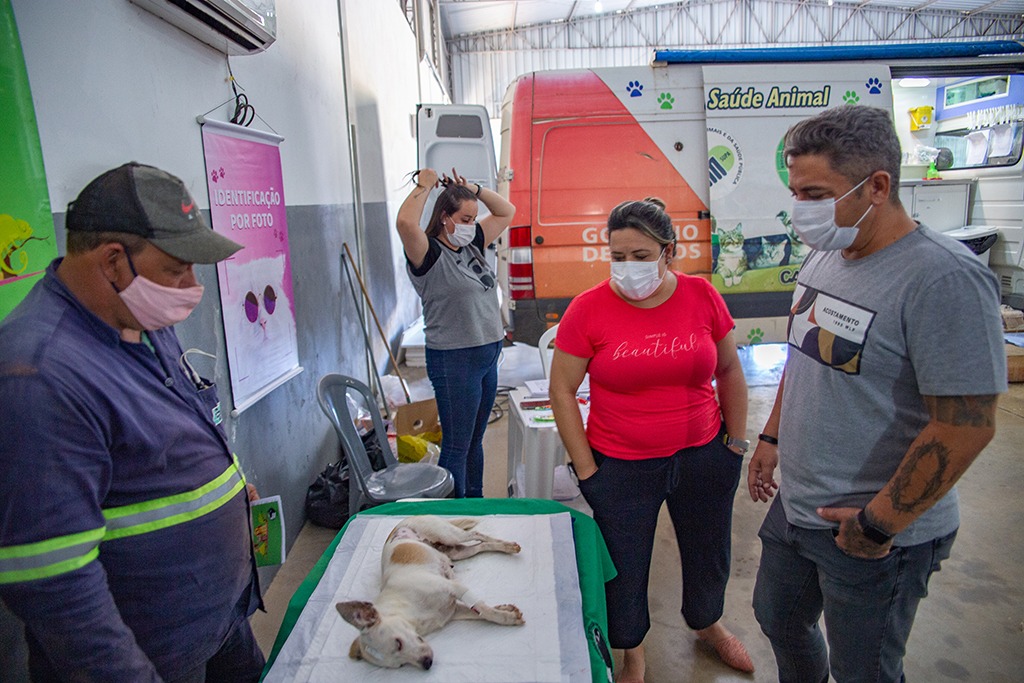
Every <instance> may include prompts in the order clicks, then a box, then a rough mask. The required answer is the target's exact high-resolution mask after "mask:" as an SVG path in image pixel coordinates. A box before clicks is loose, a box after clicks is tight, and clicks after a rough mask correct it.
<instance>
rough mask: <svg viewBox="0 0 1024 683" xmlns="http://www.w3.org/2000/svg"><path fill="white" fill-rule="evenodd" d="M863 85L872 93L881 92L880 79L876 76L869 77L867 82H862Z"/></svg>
mask: <svg viewBox="0 0 1024 683" xmlns="http://www.w3.org/2000/svg"><path fill="white" fill-rule="evenodd" d="M864 87H865V88H867V89H868V92H869V93H871V94H872V95H878V94H880V93H881V92H882V81H880V80H878V79H877V78H869V79H868V82H867V83H865V84H864Z"/></svg>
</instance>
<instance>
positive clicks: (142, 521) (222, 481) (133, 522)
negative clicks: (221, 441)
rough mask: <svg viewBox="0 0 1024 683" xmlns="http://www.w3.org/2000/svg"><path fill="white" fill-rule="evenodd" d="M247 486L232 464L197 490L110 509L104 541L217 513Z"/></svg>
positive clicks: (106, 512) (106, 514)
mask: <svg viewBox="0 0 1024 683" xmlns="http://www.w3.org/2000/svg"><path fill="white" fill-rule="evenodd" d="M244 486H245V480H244V479H243V478H242V473H241V471H240V470H239V469H238V468H237V467H236V466H235V463H232V464H231V465H230V466H229V467H228V468H227V469H226V470H224V473H223V474H221V475H220V476H219V477H217V478H216V479H214V480H213V481H211V482H210V483H208V484H204V485H203V486H200V487H199V488H197V489H195V490H193V491H186V492H185V493H178V494H175V495H173V496H167V497H166V498H157V499H156V500H147V501H146V502H144V503H135V504H134V505H124V506H122V507H116V508H108V509H106V510H104V511H103V516H104V517H106V519H107V533H106V535H105V536H104V537H103V540H104V541H112V540H114V539H116V538H124V537H126V536H136V535H138V534H144V533H148V532H150V531H156V530H157V529H165V528H167V527H169V526H174V525H175V524H181V523H182V522H187V521H189V520H191V519H195V518H196V517H202V516H203V515H205V514H207V513H209V512H213V511H214V510H216V509H217V508H219V507H220V506H221V505H223V504H224V503H226V502H228V501H229V500H231V498H233V497H234V495H235V494H236V493H238V492H239V491H241V490H242V488H243V487H244Z"/></svg>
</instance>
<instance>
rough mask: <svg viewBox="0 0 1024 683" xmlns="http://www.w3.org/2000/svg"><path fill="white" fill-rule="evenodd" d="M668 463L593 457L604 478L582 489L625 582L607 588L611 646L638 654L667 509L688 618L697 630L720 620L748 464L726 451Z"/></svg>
mask: <svg viewBox="0 0 1024 683" xmlns="http://www.w3.org/2000/svg"><path fill="white" fill-rule="evenodd" d="M721 436H722V432H719V435H718V437H716V438H715V439H713V440H712V441H711V442H710V443H707V444H705V445H703V446H696V447H693V448H684V449H682V450H680V451H677V452H676V453H674V454H673V455H671V456H669V457H667V458H651V459H647V460H622V459H620V458H612V457H608V456H605V455H604V454H602V453H599V452H597V451H594V460H595V461H596V462H597V465H598V470H597V472H595V473H594V474H592V475H591V476H590V477H588V478H587V479H584V480H583V481H581V482H580V491H581V492H582V493H583V496H584V498H586V500H587V503H588V504H589V505H590V507H591V508H593V510H594V521H595V522H597V525H598V527H599V528H600V529H601V535H602V536H603V537H604V540H605V544H606V545H607V546H608V552H609V554H610V555H611V558H612V561H613V562H614V563H615V568H616V570H617V571H618V575H617V576H616V577H615V578H614V579H612V580H611V581H609V582H608V583H607V584H606V586H605V593H606V595H607V599H608V641H609V643H611V646H612V647H614V648H633V647H636V646H638V645H640V643H642V642H643V640H644V636H646V635H647V631H648V630H649V629H650V627H651V617H650V611H649V609H648V598H647V583H648V579H649V577H650V569H651V553H652V552H653V550H654V533H655V529H656V528H657V526H658V512H659V511H660V510H661V505H662V503H666V504H667V506H668V511H669V515H670V517H671V518H672V526H673V528H674V529H675V533H676V543H677V545H678V547H679V558H680V565H681V567H680V568H681V570H682V579H683V597H682V614H683V619H684V620H685V621H686V623H687V625H688V626H689V627H690V628H692V629H702V628H706V627H708V626H711V625H712V624H714V623H715V622H716V621H718V620H719V619H721V617H722V610H723V608H724V606H725V586H726V583H727V582H728V581H729V564H730V558H731V541H732V506H733V498H734V497H735V494H736V486H737V484H738V483H739V478H740V470H741V469H742V464H743V458H742V457H741V456H739V455H736V454H735V453H733V452H732V451H731V450H729V449H728V448H726V447H725V445H724V444H723V443H722V439H721Z"/></svg>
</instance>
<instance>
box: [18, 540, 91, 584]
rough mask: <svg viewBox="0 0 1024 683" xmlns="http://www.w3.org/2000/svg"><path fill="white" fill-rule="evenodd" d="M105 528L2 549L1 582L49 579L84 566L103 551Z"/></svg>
mask: <svg viewBox="0 0 1024 683" xmlns="http://www.w3.org/2000/svg"><path fill="white" fill-rule="evenodd" d="M105 531H106V528H105V527H100V528H98V529H92V530H91V531H81V532H79V533H77V534H68V535H67V536H60V537H58V538H50V539H47V540H45V541H37V542H35V543H25V544H23V545H12V546H9V547H7V548H0V584H4V583H18V582H20V581H31V580H33V579H45V578H47V577H49V576H56V575H57V574H63V573H64V572H70V571H74V570H75V569H78V568H79V567H84V566H85V565H87V564H89V563H90V562H92V561H93V560H95V559H96V556H97V555H98V554H99V548H100V541H102V540H103V534H104V532H105Z"/></svg>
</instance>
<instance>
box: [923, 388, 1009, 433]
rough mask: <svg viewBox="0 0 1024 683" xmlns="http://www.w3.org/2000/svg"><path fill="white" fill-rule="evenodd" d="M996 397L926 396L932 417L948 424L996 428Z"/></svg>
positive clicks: (926, 402)
mask: <svg viewBox="0 0 1024 683" xmlns="http://www.w3.org/2000/svg"><path fill="white" fill-rule="evenodd" d="M996 400H997V397H996V396H994V395H993V396H925V397H924V402H925V405H926V406H927V407H928V412H929V413H931V415H932V417H933V418H934V419H935V420H937V421H939V422H944V423H946V424H951V425H954V426H958V427H959V426H966V427H995V407H996Z"/></svg>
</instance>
